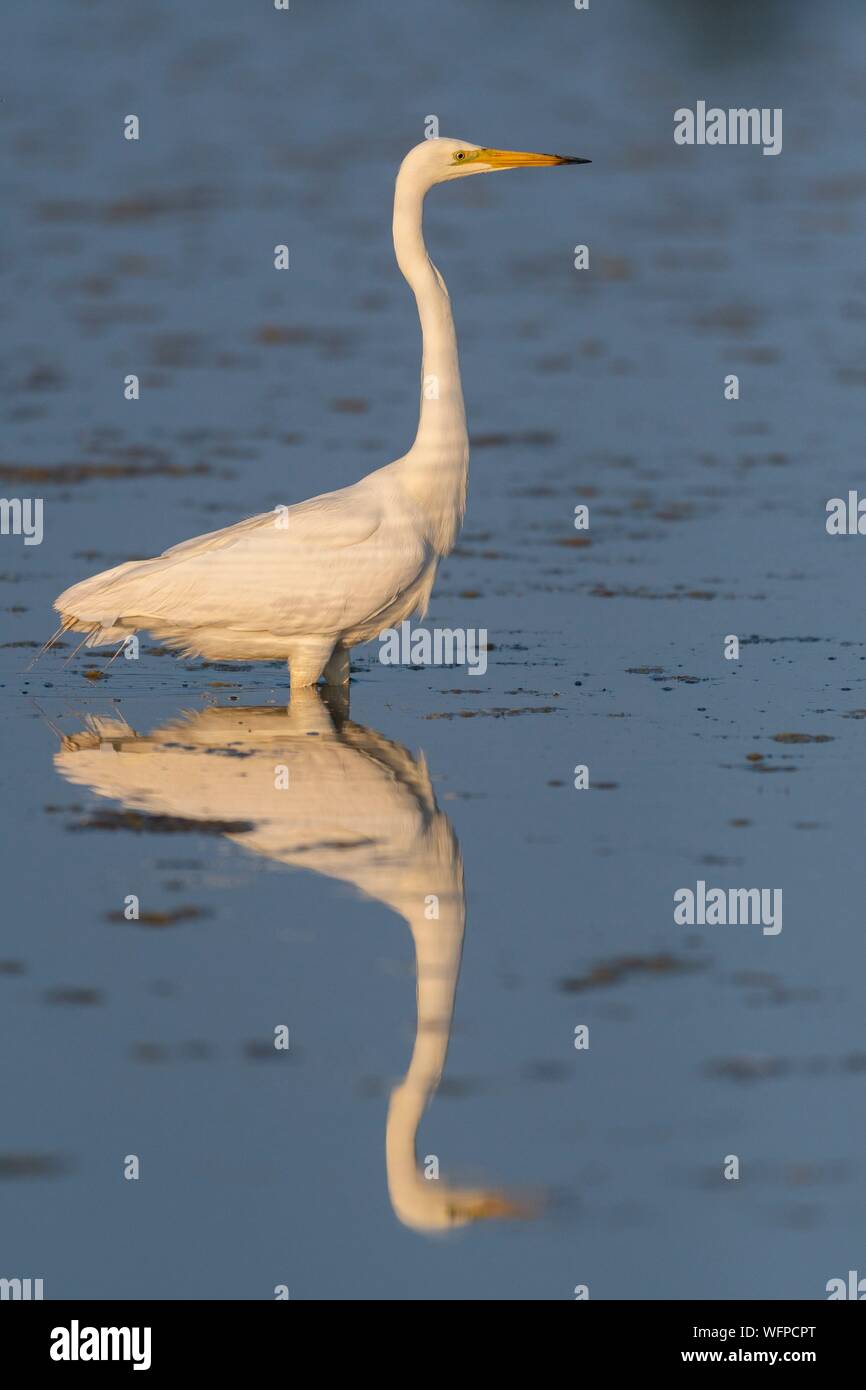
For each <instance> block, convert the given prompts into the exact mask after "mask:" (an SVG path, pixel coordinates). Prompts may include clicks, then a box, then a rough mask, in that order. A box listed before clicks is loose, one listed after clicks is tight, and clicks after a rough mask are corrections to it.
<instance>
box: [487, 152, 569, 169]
mask: <svg viewBox="0 0 866 1390" xmlns="http://www.w3.org/2000/svg"><path fill="white" fill-rule="evenodd" d="M478 160H479V163H482V164H489V165H490V167H491V169H535V168H541V167H542V166H543V165H546V164H591V163H592V160H591V159H575V158H572V157H571V156H570V155H565V154H528V153H526V152H525V151H524V150H479V152H478Z"/></svg>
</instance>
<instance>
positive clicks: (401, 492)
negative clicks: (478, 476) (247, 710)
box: [46, 139, 590, 690]
mask: <svg viewBox="0 0 866 1390" xmlns="http://www.w3.org/2000/svg"><path fill="white" fill-rule="evenodd" d="M589 162H590V161H589V160H583V159H570V158H566V157H564V156H562V155H553V154H526V153H521V152H518V151H515V150H494V149H486V148H482V147H481V146H478V145H471V144H468V143H467V142H465V141H463V142H461V141H460V140H446V139H436V140H424V141H422V142H421V144H420V145H416V146H415V148H414V149H412V150H410V151H409V153H408V154H407V156H406V158H405V159H404V160H403V163H402V164H401V166H400V170H399V173H398V175H397V183H396V188H395V191H394V223H393V230H394V250H395V253H396V256H397V264H398V266H399V267H400V270H401V271H402V273H403V275H404V276H405V278H406V280H407V281H408V282H409V285H410V287H411V289H412V291H413V293H414V295H415V299H416V301H417V305H418V314H419V317H420V320H421V333H422V338H423V354H422V393H421V409H420V418H419V421H418V432H417V434H416V436H415V442H414V443H413V445H412V447H411V449H410V450H409V452H408V453H407V454H404V455H403V457H402V458H399V459H397V460H396V461H395V462H394V463H389V464H387V465H386V466H385V467H384V468H379V469H377V470H376V471H375V472H374V473H370V474H368V475H367V477H366V478H362V479H361V481H360V482H358V483H354V484H353V485H352V486H351V487H347V488H341V489H340V490H339V491H338V492H326V493H323V494H322V495H321V496H319V497H313V498H311V499H310V500H309V501H307V502H300V503H297V504H296V505H294V506H291V507H278V508H276V509H275V511H274V512H265V513H264V514H263V515H260V516H253V517H250V518H249V519H248V520H246V521H241V522H238V523H237V525H235V526H228V527H225V528H224V529H222V530H220V531H211V532H210V533H209V534H207V535H204V536H196V537H194V538H193V539H192V540H188V541H184V542H182V543H181V544H180V545H175V546H172V547H171V549H170V550H166V551H165V552H164V553H163V554H162V555H160V556H158V557H157V558H155V559H153V560H131V561H128V562H127V563H126V564H123V565H117V566H116V567H115V568H114V569H110V570H105V571H104V572H103V573H102V574H97V575H94V576H93V577H92V578H91V579H85V580H83V581H82V582H81V583H79V584H74V585H73V586H72V587H71V588H69V589H66V590H65V591H64V592H63V593H62V594H61V595H60V596H59V598H58V599H56V601H55V603H54V607H55V608H56V609H57V611H58V612H59V613H60V615H61V618H62V622H61V625H60V627H59V628H58V630H57V632H56V633H55V634H54V637H52V638H50V639H49V641H48V643H47V644H46V645H47V646H50V645H51V643H52V642H53V641H55V640H56V638H57V637H59V636H60V634H61V633H63V632H66V631H69V630H75V631H77V632H84V633H85V634H86V636H85V637H84V639H83V642H82V643H81V644H80V645H82V646H84V645H86V646H88V647H95V646H101V645H103V644H105V643H108V642H122V641H125V640H126V638H127V636H128V634H130V633H132V632H135V631H136V629H138V628H146V629H148V630H149V631H150V632H152V633H153V634H154V636H155V637H157V638H159V639H160V640H161V641H163V642H164V643H166V644H167V645H168V646H171V647H174V648H177V649H178V650H179V651H181V652H182V653H183V654H184V655H187V656H205V657H209V658H214V659H217V660H237V659H244V660H251V659H252V660H256V659H258V660H274V659H275V658H279V659H282V660H285V661H287V663H288V667H289V676H290V680H291V685H292V689H293V690H294V689H297V688H298V687H303V686H308V685H315V684H316V682H317V681H318V680H319V678H320V676H322V675H324V677H325V681H326V682H327V683H328V684H330V685H338V686H339V685H344V684H346V683H347V682H348V679H349V649H350V648H351V647H353V646H355V645H356V644H357V643H359V642H367V641H370V640H371V639H372V638H373V637H375V636H376V635H377V633H379V632H381V631H382V630H383V629H384V628H386V627H395V626H397V625H398V624H399V623H400V622H402V621H403V620H404V619H406V618H409V617H411V616H413V615H416V614H420V615H421V616H423V614H424V613H425V612H426V610H427V604H428V601H429V598H430V592H431V590H432V588H433V582H434V579H435V577H436V569H437V566H438V564H439V560H440V559H441V558H442V556H443V555H447V554H448V552H449V551H450V550H451V548H452V547H453V545H454V541H455V538H456V535H457V532H458V530H459V528H460V523H461V521H462V519H463V513H464V509H465V505H466V481H467V476H468V470H469V439H468V435H467V433H466V416H465V414H464V410H463V393H462V391H461V387H460V368H459V365H458V360H457V339H456V335H455V332H454V321H453V319H452V317H451V306H450V302H449V297H448V291H447V289H446V287H445V282H444V280H443V279H442V276H441V275H440V274H439V271H438V270H437V269H436V267H435V265H433V262H432V261H431V260H430V257H429V256H428V254H427V249H426V247H425V245H424V237H423V232H422V209H423V202H424V197H425V195H426V193H427V192H428V191H429V189H431V188H432V187H433V186H434V184H437V183H445V182H447V181H449V180H451V179H459V178H466V177H468V176H469V175H471V174H484V173H492V172H494V171H496V170H498V169H527V168H536V167H542V166H544V165H550V164H588V163H589ZM73 655H74V653H73Z"/></svg>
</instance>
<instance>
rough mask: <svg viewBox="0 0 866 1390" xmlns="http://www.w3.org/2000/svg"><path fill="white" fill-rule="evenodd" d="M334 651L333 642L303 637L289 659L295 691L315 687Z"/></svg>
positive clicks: (296, 642)
mask: <svg viewBox="0 0 866 1390" xmlns="http://www.w3.org/2000/svg"><path fill="white" fill-rule="evenodd" d="M333 650H334V643H333V641H330V642H329V641H328V640H327V639H326V638H321V637H301V638H299V639H297V640H296V641H295V642H294V643H293V645H292V650H291V651H290V653H289V657H288V667H289V677H290V679H291V682H292V689H293V690H300V689H302V688H303V687H304V686H306V685H315V684H316V681H317V680H318V679H319V677H320V675H321V674H322V672H323V671H324V669H325V667H326V666H327V664H328V661H329V660H330V657H331V653H332V651H333Z"/></svg>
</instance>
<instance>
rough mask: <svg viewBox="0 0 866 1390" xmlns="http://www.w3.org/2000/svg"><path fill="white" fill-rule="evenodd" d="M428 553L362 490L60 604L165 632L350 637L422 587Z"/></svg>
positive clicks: (203, 543)
mask: <svg viewBox="0 0 866 1390" xmlns="http://www.w3.org/2000/svg"><path fill="white" fill-rule="evenodd" d="M425 559H426V548H425V545H424V543H423V541H422V540H420V539H419V537H418V536H417V535H416V534H415V531H414V529H413V528H412V527H407V526H405V525H401V524H399V523H397V522H395V520H394V518H393V517H392V516H391V515H390V514H389V511H388V506H387V500H386V499H383V498H382V497H381V496H380V495H379V494H378V492H377V491H376V490H375V489H371V488H369V487H365V486H364V485H363V484H355V485H354V486H353V487H350V488H344V489H341V490H340V491H339V492H331V493H324V494H323V495H322V496H321V497H314V498H311V499H310V500H309V501H308V502H301V503H298V504H297V505H295V506H291V507H287V508H285V509H279V508H278V509H276V510H275V511H274V512H266V513H264V514H262V515H260V516H255V517H250V518H249V519H248V520H246V521H242V522H240V523H238V524H237V525H236V526H229V527H225V528H223V529H222V530H219V531H212V532H210V533H209V534H208V535H205V536H196V537H194V538H193V539H192V540H189V541H184V542H183V543H182V544H180V545H176V546H172V548H171V549H170V550H167V551H166V552H165V553H164V554H163V555H160V556H158V557H157V558H156V559H153V560H145V561H140V562H137V563H132V564H130V565H128V566H121V567H119V569H118V570H116V571H108V572H107V573H106V574H104V575H96V576H95V577H94V578H93V579H91V580H85V581H84V583H83V584H81V585H79V586H77V588H76V590H75V591H68V593H67V594H66V595H63V596H62V598H64V599H65V600H67V601H69V602H70V603H71V602H73V601H74V602H75V608H73V609H72V611H74V612H80V613H81V614H82V615H83V616H84V617H86V618H87V619H88V621H92V622H101V623H103V624H104V625H106V626H108V625H110V624H111V623H112V622H113V621H114V620H115V618H118V617H119V618H124V617H125V618H127V619H129V620H132V619H137V620H139V625H140V626H151V625H152V623H148V621H147V620H148V619H150V620H158V625H157V627H156V630H157V631H159V630H161V629H162V628H165V630H168V629H169V628H172V629H173V628H175V627H177V628H195V627H210V626H212V625H217V626H227V627H238V628H242V629H245V630H255V631H260V632H261V631H264V632H278V633H292V632H298V633H304V632H317V633H322V634H327V633H330V632H339V631H345V630H348V629H350V628H352V627H353V626H354V625H357V623H358V622H360V621H363V620H365V619H367V618H369V617H370V616H371V615H374V614H377V613H378V612H380V611H384V610H385V609H386V608H387V606H388V604H389V603H391V602H392V600H393V598H394V597H395V596H396V595H397V594H399V593H400V592H402V591H403V590H404V589H405V588H406V587H408V586H409V585H410V584H411V583H413V582H415V580H416V578H417V576H418V574H419V572H420V571H421V569H422V568H423V565H424V563H425Z"/></svg>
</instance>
